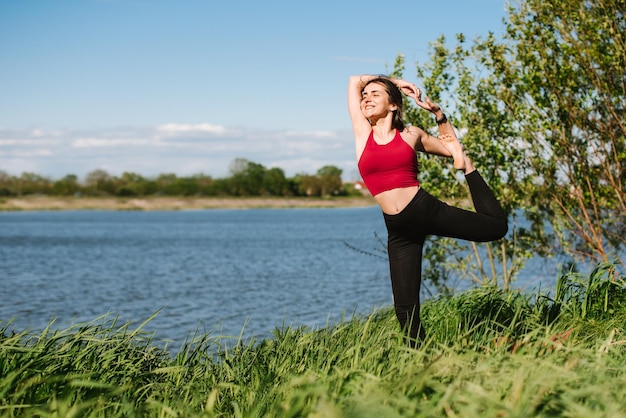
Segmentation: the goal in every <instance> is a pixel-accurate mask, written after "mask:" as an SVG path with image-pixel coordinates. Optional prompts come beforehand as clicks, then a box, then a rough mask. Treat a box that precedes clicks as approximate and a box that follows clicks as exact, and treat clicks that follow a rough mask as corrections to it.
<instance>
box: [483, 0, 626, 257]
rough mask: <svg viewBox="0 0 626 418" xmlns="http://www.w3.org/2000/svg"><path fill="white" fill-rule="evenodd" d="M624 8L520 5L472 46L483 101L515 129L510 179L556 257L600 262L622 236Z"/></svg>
mask: <svg viewBox="0 0 626 418" xmlns="http://www.w3.org/2000/svg"><path fill="white" fill-rule="evenodd" d="M625 11H626V3H624V1H623V0H588V1H584V2H581V1H573V0H542V1H539V0H526V1H524V2H522V3H520V5H519V6H518V7H517V8H513V7H511V8H510V11H509V21H508V23H507V25H506V29H507V30H506V36H505V40H504V42H502V43H498V42H496V40H495V39H494V38H493V37H490V38H489V39H487V40H485V41H484V42H483V43H482V44H480V46H479V49H480V50H481V51H483V52H484V54H483V55H482V57H481V59H483V60H484V62H485V64H486V66H488V67H489V68H490V69H491V74H492V75H491V77H490V79H489V83H488V88H489V94H490V96H492V101H493V102H494V103H496V104H497V106H498V110H499V112H496V113H495V114H496V115H498V117H499V118H502V120H504V121H507V122H506V123H508V124H509V125H510V126H514V127H515V128H516V131H517V132H516V133H517V137H516V138H515V142H513V143H512V145H513V146H512V147H511V151H515V152H516V153H518V154H519V155H520V156H521V158H520V159H519V164H518V167H517V172H516V173H515V175H516V176H517V177H518V178H520V179H523V180H525V181H526V185H527V186H528V187H527V188H526V190H527V194H526V197H527V198H528V204H530V205H532V206H533V207H534V208H536V211H537V213H538V214H539V215H540V217H541V218H542V219H545V220H548V221H549V222H550V223H551V224H552V225H553V227H554V231H555V233H556V236H557V238H558V239H559V242H560V244H561V246H560V250H561V251H563V252H565V253H566V254H568V255H570V256H572V257H573V258H574V259H578V260H589V261H593V262H599V261H609V260H610V258H611V257H612V256H613V255H615V254H617V253H618V250H619V248H623V245H624V244H625V241H624V237H625V236H626V223H625V219H624V214H625V213H626V203H625V201H626V199H625V197H626V191H625V187H624V179H625V178H626V167H625V164H624V162H625V161H626V140H625V138H626V125H625V124H624V120H625V118H624V116H625V115H624V112H625V107H626V101H625V99H624V97H625V93H626V92H625V89H626V77H625V75H624V74H625V72H624V68H626V21H625V20H624V14H625V13H624V12H625Z"/></svg>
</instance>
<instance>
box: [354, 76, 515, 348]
mask: <svg viewBox="0 0 626 418" xmlns="http://www.w3.org/2000/svg"><path fill="white" fill-rule="evenodd" d="M402 93H404V94H405V95H407V96H408V97H412V98H413V99H414V100H415V103H417V105H418V106H420V107H421V108H422V109H425V110H427V111H429V112H431V113H432V114H433V115H434V116H435V121H436V124H437V126H438V128H439V133H440V135H439V137H438V138H435V137H434V136H431V135H429V134H428V133H426V132H425V131H423V130H422V129H420V128H418V127H416V126H405V125H404V122H403V120H402ZM421 95H422V93H421V91H420V89H418V88H417V86H416V85H415V84H412V83H409V82H407V81H405V80H401V79H392V78H388V77H384V76H373V75H361V76H353V77H350V81H349V85H348V111H349V113H350V118H351V120H352V128H353V131H354V138H355V142H356V157H357V162H358V166H359V172H360V173H361V177H362V178H363V182H364V183H365V185H366V186H367V188H368V189H369V191H370V192H371V194H372V196H374V199H375V200H376V202H377V203H378V204H379V205H380V207H381V209H382V212H383V217H384V219H385V225H386V227H387V233H388V243H387V244H388V246H387V250H388V256H389V267H390V273H391V287H392V291H393V301H394V308H395V311H396V316H397V318H398V321H399V322H400V326H401V327H402V329H403V330H404V331H405V332H406V334H407V339H408V341H409V344H410V345H411V346H412V347H415V346H417V344H418V343H419V342H420V341H422V340H423V339H424V330H423V329H422V326H421V321H420V302H419V292H420V285H421V281H422V272H421V269H422V247H423V245H424V240H425V238H426V237H427V236H428V235H438V236H445V237H452V238H460V239H466V240H470V241H478V242H484V241H494V240H498V239H500V238H502V237H503V236H504V235H505V234H506V232H507V229H508V225H507V216H506V213H505V212H504V211H503V210H502V207H501V206H500V204H499V203H498V201H497V200H496V198H495V196H494V195H493V193H492V192H491V190H490V189H489V187H488V186H487V184H486V183H485V181H484V180H483V179H482V177H481V176H480V174H479V173H478V171H477V170H476V168H475V167H474V165H473V163H472V161H471V160H470V159H469V158H468V157H467V156H466V155H465V152H464V150H463V147H462V146H461V144H460V143H459V141H458V140H457V138H456V134H455V132H454V129H453V128H452V125H451V124H450V122H449V121H448V120H447V118H446V115H445V114H444V113H443V112H442V111H441V109H440V107H439V105H437V104H436V103H433V102H431V101H430V100H429V99H428V98H425V100H424V101H422V98H421ZM416 151H421V152H426V153H429V154H435V155H440V156H443V157H452V158H454V167H455V168H456V169H458V170H463V172H464V173H465V178H466V180H467V184H468V186H469V188H470V192H471V195H472V200H473V202H474V208H475V209H476V212H471V211H467V210H463V209H459V208H455V207H452V206H449V205H447V204H446V203H443V202H441V201H439V200H437V199H435V198H434V197H433V196H431V195H430V194H429V193H428V192H426V191H425V190H424V189H423V188H422V187H421V186H420V184H419V181H418V180H417V156H416Z"/></svg>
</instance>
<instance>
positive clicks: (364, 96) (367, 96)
mask: <svg viewBox="0 0 626 418" xmlns="http://www.w3.org/2000/svg"><path fill="white" fill-rule="evenodd" d="M395 109H397V106H396V105H392V104H391V103H390V102H389V94H387V91H386V90H385V86H384V85H382V84H379V83H370V84H368V85H367V86H365V88H364V89H363V92H362V93H361V112H363V115H364V116H365V117H366V118H368V119H370V118H371V117H373V116H381V117H384V116H387V114H388V113H389V112H392V111H394V110H395Z"/></svg>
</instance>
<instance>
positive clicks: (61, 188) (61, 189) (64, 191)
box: [51, 174, 81, 196]
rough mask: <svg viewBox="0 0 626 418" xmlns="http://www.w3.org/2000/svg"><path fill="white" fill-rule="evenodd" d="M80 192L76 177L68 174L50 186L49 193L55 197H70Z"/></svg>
mask: <svg viewBox="0 0 626 418" xmlns="http://www.w3.org/2000/svg"><path fill="white" fill-rule="evenodd" d="M80 190H81V187H80V184H78V177H77V176H76V175H74V174H68V175H66V176H65V177H63V178H62V179H61V180H58V181H55V182H54V183H53V184H52V190H51V193H52V194H54V195H57V196H72V195H75V194H76V193H78V192H80Z"/></svg>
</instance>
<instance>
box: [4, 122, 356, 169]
mask: <svg viewBox="0 0 626 418" xmlns="http://www.w3.org/2000/svg"><path fill="white" fill-rule="evenodd" d="M0 156H1V158H0V170H4V171H6V172H8V173H9V174H11V175H20V174H21V173H22V172H24V171H30V172H35V173H37V174H40V175H43V176H48V177H51V178H52V179H58V178H63V177H64V176H66V175H68V174H75V175H77V176H79V178H84V176H85V175H86V174H87V173H89V172H91V171H93V170H95V169H103V170H106V171H107V172H109V174H111V175H120V174H122V173H123V172H125V171H129V172H134V173H137V174H140V175H143V176H146V177H153V176H157V175H159V174H163V173H175V174H177V175H181V176H182V175H192V174H198V173H204V174H206V175H210V176H213V177H216V178H218V177H224V176H227V175H229V171H228V167H229V165H230V163H231V162H232V161H233V160H234V159H235V158H245V159H247V160H249V161H253V162H256V163H258V164H262V165H264V166H265V167H268V168H272V167H279V168H281V169H283V170H284V171H285V174H286V175H287V176H293V175H295V174H298V173H310V174H314V173H315V172H316V171H317V170H318V169H319V168H321V167H323V166H325V165H336V166H337V167H339V168H342V169H344V173H348V172H349V171H350V172H351V171H353V167H354V166H355V163H354V161H353V159H354V144H353V140H352V134H351V132H340V131H293V130H285V131H279V130H271V131H270V130H258V129H257V130H246V129H241V128H230V127H224V126H218V125H212V124H209V123H200V124H177V123H169V124H164V125H157V126H154V127H116V128H107V129H100V130H89V131H86V130H65V131H59V130H55V131H52V130H47V129H45V128H38V129H29V130H19V129H13V130H9V129H2V128H0Z"/></svg>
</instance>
